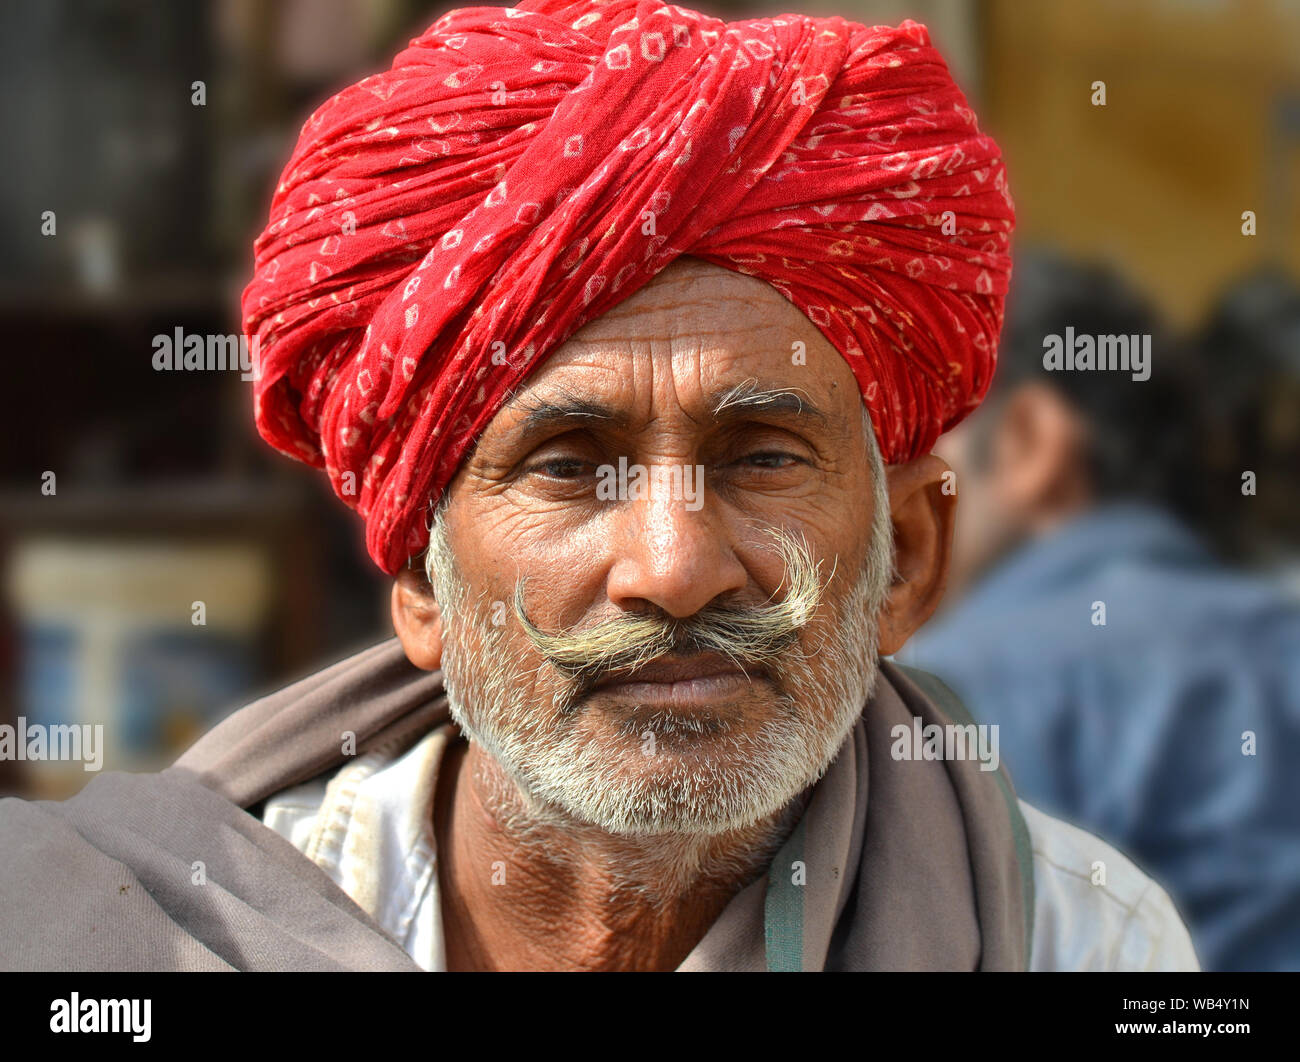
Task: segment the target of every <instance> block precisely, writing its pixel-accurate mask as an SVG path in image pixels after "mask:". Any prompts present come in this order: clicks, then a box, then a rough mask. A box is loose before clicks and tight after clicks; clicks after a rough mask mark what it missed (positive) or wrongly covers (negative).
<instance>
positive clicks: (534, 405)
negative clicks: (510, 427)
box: [509, 394, 627, 438]
mask: <svg viewBox="0 0 1300 1062" xmlns="http://www.w3.org/2000/svg"><path fill="white" fill-rule="evenodd" d="M509 405H510V407H511V408H513V409H515V410H519V411H523V412H525V416H524V418H523V420H521V421H520V422H519V423H518V424H517V425H515V429H514V434H516V435H518V436H520V437H524V438H527V437H529V436H532V435H535V434H536V433H537V432H539V431H542V430H544V429H546V428H549V427H552V426H554V425H556V424H563V423H566V422H572V423H573V425H574V426H575V427H577V426H579V425H581V424H587V423H590V422H591V421H602V422H606V423H608V424H609V425H611V426H612V427H623V426H625V425H626V423H627V415H626V414H625V413H623V412H621V411H619V410H616V409H612V408H610V407H609V406H606V405H604V404H602V403H600V402H597V401H595V400H594V399H591V398H585V397H583V396H582V395H575V394H560V395H556V396H555V397H553V398H534V397H532V396H525V397H523V398H520V399H517V400H515V401H513V402H511V403H509Z"/></svg>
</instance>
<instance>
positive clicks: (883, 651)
mask: <svg viewBox="0 0 1300 1062" xmlns="http://www.w3.org/2000/svg"><path fill="white" fill-rule="evenodd" d="M948 471H950V470H949V468H948V465H947V463H946V462H945V461H944V460H943V459H942V458H939V457H936V456H935V455H934V454H927V455H926V456H925V457H919V458H917V459H916V460H915V461H908V462H906V463H904V464H900V465H889V466H887V467H886V469H885V479H886V481H887V483H888V487H889V511H890V515H891V517H892V519H893V523H894V565H895V569H896V572H897V576H896V579H895V582H894V584H893V586H892V587H891V588H890V591H889V596H888V597H887V598H886V599H885V607H884V608H883V609H882V610H881V614H880V641H879V648H880V655H881V656H888V655H890V654H891V653H896V652H898V650H900V649H901V648H903V645H904V643H905V642H906V641H907V639H908V638H910V637H911V636H912V635H913V634H914V633H915V632H916V629H917V628H918V627H920V626H921V624H922V623H924V622H925V621H926V620H927V619H929V618H930V614H931V613H933V612H934V610H935V608H937V607H938V604H939V601H940V599H941V598H942V597H943V590H944V586H945V585H946V584H947V581H948V561H949V558H950V556H951V554H952V529H953V518H954V516H955V514H956V511H957V497H956V495H955V494H954V493H951V492H948V493H945V492H944V490H943V485H944V473H945V472H948Z"/></svg>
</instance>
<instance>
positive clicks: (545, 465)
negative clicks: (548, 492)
mask: <svg viewBox="0 0 1300 1062" xmlns="http://www.w3.org/2000/svg"><path fill="white" fill-rule="evenodd" d="M587 468H588V464H587V462H586V461H580V460H579V459H578V458H576V457H552V458H550V459H549V460H546V461H538V462H537V463H536V464H534V465H532V466H530V467H529V469H528V471H530V472H541V473H542V474H543V475H547V476H552V477H554V478H555V479H577V478H578V477H579V476H581V475H583V474H585V473H586V471H587Z"/></svg>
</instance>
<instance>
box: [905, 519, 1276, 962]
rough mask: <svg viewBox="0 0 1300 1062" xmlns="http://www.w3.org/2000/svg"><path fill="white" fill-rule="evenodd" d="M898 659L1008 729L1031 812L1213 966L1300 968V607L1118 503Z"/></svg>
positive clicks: (1019, 558) (1025, 554) (1168, 522)
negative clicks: (1088, 838) (1141, 886)
mask: <svg viewBox="0 0 1300 1062" xmlns="http://www.w3.org/2000/svg"><path fill="white" fill-rule="evenodd" d="M1099 604H1101V605H1104V608H1105V612H1104V619H1105V623H1104V625H1102V624H1100V623H1098V622H1094V621H1095V620H1097V619H1100V618H1101V612H1100V608H1099ZM898 659H899V660H900V661H901V662H903V663H908V664H913V665H914V666H917V667H920V668H923V669H925V670H927V671H931V672H933V673H934V674H936V675H938V676H940V677H941V678H943V679H944V680H945V681H946V682H947V683H948V685H949V686H951V687H952V688H953V690H954V691H955V692H956V693H957V694H958V695H959V696H960V697H961V698H962V699H963V700H964V701H965V702H966V704H967V706H968V707H969V709H970V711H971V713H972V714H973V715H974V716H975V717H976V718H977V719H979V720H980V721H981V722H985V723H997V724H998V726H999V738H1000V742H1001V749H1000V751H1001V756H1002V759H1003V761H1004V762H1005V763H1006V766H1007V769H1008V770H1009V771H1010V772H1011V776H1012V778H1013V780H1014V782H1015V785H1016V790H1017V792H1018V794H1019V795H1020V796H1021V797H1023V798H1024V799H1025V800H1028V801H1029V802H1030V803H1032V804H1035V805H1037V806H1039V807H1041V808H1042V809H1043V810H1044V811H1046V812H1048V813H1049V814H1055V815H1058V816H1059V817H1061V818H1064V819H1066V820H1068V821H1070V822H1073V823H1075V824H1076V825H1078V826H1081V827H1083V828H1084V829H1087V830H1089V831H1091V832H1093V833H1096V834H1098V835H1099V836H1100V837H1102V838H1103V839H1105V840H1107V841H1109V842H1111V843H1112V844H1114V845H1115V846H1116V847H1117V848H1119V849H1120V850H1121V851H1122V852H1124V853H1125V854H1126V855H1128V856H1129V857H1130V858H1132V859H1133V860H1134V861H1135V862H1136V863H1137V864H1138V865H1139V866H1140V867H1142V868H1143V869H1144V870H1146V871H1147V872H1148V873H1150V874H1151V875H1152V877H1154V878H1155V880H1156V881H1158V882H1159V883H1160V884H1161V885H1163V886H1164V887H1165V888H1166V889H1167V890H1168V892H1169V893H1170V895H1171V896H1172V897H1173V900H1174V902H1175V903H1176V904H1177V906H1178V908H1179V910H1180V912H1181V913H1182V915H1183V917H1184V919H1186V921H1187V922H1188V925H1189V927H1190V929H1191V932H1192V940H1193V942H1194V944H1195V946H1196V950H1197V954H1198V955H1199V957H1200V959H1201V963H1202V966H1203V967H1204V968H1205V969H1219V970H1244V969H1267V970H1284V969H1286V970H1296V969H1300V604H1297V603H1296V602H1295V601H1293V600H1291V599H1290V598H1289V597H1288V596H1287V595H1285V594H1283V593H1282V592H1280V591H1279V590H1278V589H1277V588H1275V587H1274V586H1272V585H1270V584H1269V583H1268V582H1267V581H1266V580H1264V579H1257V578H1254V577H1249V576H1245V575H1242V574H1238V573H1236V572H1233V571H1230V570H1228V569H1226V568H1224V567H1223V566H1221V565H1220V564H1218V563H1217V562H1216V561H1215V560H1214V558H1213V557H1212V556H1211V555H1210V554H1209V552H1208V551H1207V550H1206V549H1205V548H1204V547H1203V546H1202V545H1201V544H1200V543H1199V541H1198V540H1197V539H1196V538H1195V537H1193V536H1192V535H1191V534H1190V533H1189V532H1188V531H1186V530H1185V529H1184V528H1183V527H1182V526H1181V525H1179V524H1178V523H1177V522H1175V521H1174V520H1173V519H1171V518H1170V517H1167V516H1165V515H1163V514H1162V513H1160V512H1158V511H1156V510H1154V509H1149V508H1146V507H1144V506H1139V505H1132V504H1123V505H1113V506H1109V507H1106V508H1103V509H1099V510H1095V511H1093V512H1091V513H1089V514H1087V515H1086V516H1084V517H1082V518H1079V519H1077V520H1075V521H1074V522H1073V523H1071V524H1069V525H1068V526H1066V527H1064V528H1062V529H1061V530H1059V531H1058V532H1056V533H1054V534H1052V535H1049V536H1046V537H1044V538H1042V539H1040V540H1037V541H1035V542H1033V543H1031V544H1030V545H1028V546H1027V547H1025V548H1023V549H1022V550H1021V551H1020V552H1019V553H1017V554H1015V555H1013V556H1011V557H1010V558H1008V559H1006V560H1004V561H1003V562H1002V564H1001V565H1000V566H999V567H998V568H996V569H995V570H994V571H993V572H991V573H990V574H989V575H988V576H987V577H986V578H985V579H984V580H983V581H982V582H981V583H979V584H978V585H977V586H976V587H975V588H974V589H973V590H972V591H971V592H970V593H969V594H968V595H967V596H966V597H965V598H964V599H963V600H962V601H961V602H960V603H959V604H957V605H955V606H954V607H953V608H951V609H950V610H949V611H948V612H947V613H945V614H943V615H941V616H939V617H936V619H935V620H934V621H933V622H931V623H930V624H928V625H927V626H926V627H925V628H924V629H923V630H922V631H920V632H919V633H918V634H917V635H916V637H915V638H914V639H913V640H912V641H911V642H910V643H909V644H908V645H907V646H905V647H904V650H903V651H902V652H900V653H899V654H898ZM1079 871H1080V873H1083V874H1089V873H1091V870H1090V868H1087V867H1081V868H1079Z"/></svg>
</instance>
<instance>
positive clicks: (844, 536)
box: [431, 260, 889, 833]
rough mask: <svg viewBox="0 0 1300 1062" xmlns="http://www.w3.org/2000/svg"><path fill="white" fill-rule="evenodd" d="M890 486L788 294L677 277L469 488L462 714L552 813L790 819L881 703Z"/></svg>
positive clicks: (574, 357) (703, 271) (503, 437)
mask: <svg viewBox="0 0 1300 1062" xmlns="http://www.w3.org/2000/svg"><path fill="white" fill-rule="evenodd" d="M774 395H775V397H773V396H774ZM755 396H759V397H757V398H756V397H755ZM747 399H749V400H748V401H747ZM620 459H622V463H621V462H620ZM638 469H640V470H641V471H638ZM877 486H879V487H880V489H881V491H883V483H881V484H879V485H877V484H875V483H873V476H872V472H871V468H870V463H869V460H868V445H867V438H866V436H865V434H864V421H863V414H862V402H861V398H860V396H859V391H858V387H857V384H856V381H855V380H854V377H853V374H852V372H851V371H850V369H849V367H848V365H847V364H846V363H845V362H844V360H843V358H842V357H841V355H840V354H839V353H838V352H837V351H836V350H835V349H834V348H833V347H832V346H831V345H830V344H829V342H828V341H827V340H826V339H825V338H824V337H823V336H822V335H821V333H820V332H818V331H817V329H816V328H815V327H814V326H813V325H812V324H811V322H809V321H808V319H807V318H806V317H805V316H804V315H803V314H802V313H801V312H800V311H799V310H798V309H797V308H796V307H795V306H793V305H792V304H790V303H789V302H787V301H786V300H785V299H784V298H783V297H782V296H781V295H780V294H779V293H778V292H777V291H775V290H774V289H772V288H771V287H769V286H768V285H766V284H764V283H762V282H761V281H758V280H755V279H753V278H750V277H745V276H742V275H740V274H736V273H734V272H731V271H729V270H725V269H722V268H720V267H717V266H713V265H710V264H707V263H703V262H699V261H696V260H679V261H678V262H677V263H674V265H673V266H672V267H670V268H669V269H668V270H665V271H664V272H663V273H661V274H659V275H658V276H657V277H656V278H655V280H654V281H653V282H652V283H651V284H649V285H647V286H646V287H645V288H643V289H642V290H640V291H639V292H637V294H636V295H634V296H633V297H632V298H631V299H629V300H627V301H626V302H624V303H622V304H620V305H619V306H617V307H616V308H615V309H613V310H611V311H610V312H608V313H607V314H605V315H604V316H603V317H601V318H599V319H597V320H595V321H593V322H590V323H589V324H588V325H587V326H586V327H584V328H583V329H582V330H581V331H580V332H579V333H577V335H576V336H574V337H573V338H572V339H571V340H570V341H569V342H568V343H566V344H565V345H564V346H562V347H561V348H560V349H559V350H557V351H556V352H555V353H554V354H553V355H552V356H551V357H550V358H549V359H548V360H547V362H546V364H545V365H544V366H543V367H542V368H541V369H540V370H539V371H538V372H537V373H536V374H535V375H534V376H533V377H531V378H530V379H529V381H528V382H527V384H526V386H525V387H524V388H522V389H521V390H520V391H519V392H518V394H517V395H516V396H515V397H514V398H513V399H512V401H511V402H510V403H509V404H508V405H507V406H506V407H505V408H504V409H503V410H502V411H501V412H500V413H499V414H498V415H497V416H496V417H495V418H494V420H493V421H492V423H491V424H490V425H489V427H488V428H487V430H486V431H485V433H484V434H483V435H482V437H481V438H480V440H479V442H478V445H477V448H476V450H475V452H474V453H473V455H472V456H471V457H470V458H469V459H468V461H467V462H466V463H465V465H464V466H463V467H462V468H461V470H460V472H459V474H458V475H457V477H456V480H455V481H454V482H453V484H452V486H451V489H450V495H449V498H450V500H449V505H448V509H447V511H446V517H445V525H444V524H443V522H442V521H441V520H440V521H439V526H438V527H436V528H435V534H434V538H433V549H432V551H431V560H432V562H433V563H432V564H431V567H432V569H433V571H432V574H433V576H434V584H435V593H436V595H437V598H438V602H439V605H440V607H441V608H442V610H443V624H444V648H443V657H442V666H443V671H444V677H445V680H446V684H447V689H448V694H449V699H450V701H451V706H452V711H453V715H454V716H455V718H456V720H457V722H458V723H460V725H461V727H462V729H463V730H464V731H465V732H466V733H467V734H468V735H469V736H470V737H471V738H473V739H474V740H476V741H479V742H481V743H482V744H483V746H484V748H485V750H486V751H487V752H488V753H490V754H491V755H492V756H493V757H494V758H495V759H496V760H497V762H498V763H499V764H500V765H501V766H502V767H503V768H504V769H505V770H506V772H507V773H508V774H509V775H510V776H511V777H512V778H513V779H514V780H515V782H516V783H517V784H518V786H519V788H520V790H521V792H523V793H524V794H525V796H526V797H527V798H529V799H530V801H531V803H532V804H533V808H534V811H536V812H540V813H543V814H545V813H547V812H550V813H553V814H556V815H558V816H559V817H561V818H563V817H565V816H567V817H571V818H576V819H578V820H580V821H585V822H590V823H594V824H596V825H598V826H601V827H603V828H605V829H607V830H610V831H611V832H616V833H655V832H693V833H720V832H723V831H726V830H730V829H735V828H739V827H741V826H744V825H748V824H750V823H752V822H755V821H758V820H759V819H761V818H763V817H765V816H766V815H769V814H771V813H773V812H774V811H775V810H777V809H778V808H780V807H782V806H784V805H785V804H786V803H788V802H789V801H790V800H792V799H793V798H794V797H795V796H797V795H798V793H799V792H800V791H801V790H803V789H804V788H805V787H806V786H808V785H809V784H811V783H812V782H813V781H815V780H816V778H817V777H818V776H819V775H820V774H821V773H822V772H823V771H824V770H825V768H826V766H827V765H828V764H829V762H830V760H831V759H832V758H833V756H834V755H835V753H836V751H837V750H838V749H839V747H840V746H841V744H842V743H843V740H844V738H845V736H846V735H847V733H848V731H849V729H850V728H851V727H852V724H853V722H854V720H855V719H856V717H857V715H858V714H859V713H860V712H861V710H862V706H863V704H864V703H865V700H866V698H867V697H868V695H869V693H870V688H871V686H872V683H873V682H874V678H875V649H876V626H875V621H876V614H877V612H878V611H879V608H880V604H881V600H882V598H883V596H884V593H885V591H886V589H887V586H888V564H887V558H882V556H881V551H880V548H879V547H880V546H881V545H882V544H883V545H884V547H885V548H886V549H887V548H888V530H889V524H888V520H889V513H888V509H887V507H886V506H885V505H883V504H881V499H882V498H883V495H879V496H878V495H877V493H876V488H877ZM878 508H879V515H880V516H881V518H882V520H883V523H882V524H879V525H876V526H875V530H876V535H877V537H876V544H877V549H876V551H875V552H874V554H873V552H872V550H871V545H872V532H873V517H875V516H876V515H877V512H878ZM882 532H883V539H882V537H881V536H882ZM873 558H874V561H875V563H874V564H873V563H869V561H871V560H872V559H873Z"/></svg>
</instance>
